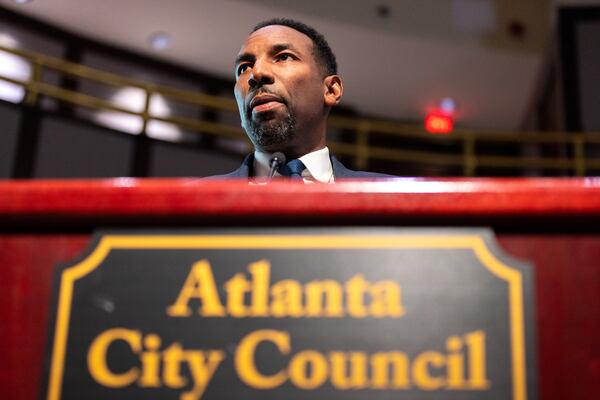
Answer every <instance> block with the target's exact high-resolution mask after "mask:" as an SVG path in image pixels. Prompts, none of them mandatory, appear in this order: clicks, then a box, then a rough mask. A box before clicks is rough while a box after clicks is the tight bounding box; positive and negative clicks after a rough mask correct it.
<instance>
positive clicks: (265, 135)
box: [244, 112, 296, 149]
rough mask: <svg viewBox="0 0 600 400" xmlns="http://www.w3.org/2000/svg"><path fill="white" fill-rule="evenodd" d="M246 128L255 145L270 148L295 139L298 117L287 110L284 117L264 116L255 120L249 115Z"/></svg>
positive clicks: (260, 147)
mask: <svg viewBox="0 0 600 400" xmlns="http://www.w3.org/2000/svg"><path fill="white" fill-rule="evenodd" d="M244 129H245V130H246V133H247V134H248V137H249V138H250V140H251V141H252V143H253V144H254V146H255V147H257V148H259V149H268V148H272V147H274V146H278V145H281V144H286V143H291V142H292V141H293V139H294V137H295V135H296V117H295V116H294V115H293V114H292V113H290V112H287V113H286V114H285V115H284V116H283V118H277V117H273V118H270V119H265V118H262V119H261V120H259V121H255V120H253V119H252V116H249V117H248V118H247V119H246V122H245V124H244Z"/></svg>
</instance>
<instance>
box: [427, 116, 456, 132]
mask: <svg viewBox="0 0 600 400" xmlns="http://www.w3.org/2000/svg"><path fill="white" fill-rule="evenodd" d="M452 128H453V121H452V117H451V116H449V115H441V114H428V115H427V116H426V117H425V129H426V130H427V132H429V133H438V134H444V135H447V134H449V133H451V132H452Z"/></svg>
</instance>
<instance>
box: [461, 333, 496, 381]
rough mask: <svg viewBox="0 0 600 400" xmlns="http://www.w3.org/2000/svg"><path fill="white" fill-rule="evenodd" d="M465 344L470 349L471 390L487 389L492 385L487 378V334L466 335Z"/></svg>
mask: <svg viewBox="0 0 600 400" xmlns="http://www.w3.org/2000/svg"><path fill="white" fill-rule="evenodd" d="M465 342H466V343H467V347H468V348H469V356H468V357H469V381H468V385H469V388H470V389H480V390H483V389H487V388H489V387H490V386H491V383H490V381H488V380H487V378H486V368H485V332H484V331H475V332H471V333H469V334H467V335H465Z"/></svg>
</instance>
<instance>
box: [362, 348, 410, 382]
mask: <svg viewBox="0 0 600 400" xmlns="http://www.w3.org/2000/svg"><path fill="white" fill-rule="evenodd" d="M390 367H393V379H392V385H391V387H392V388H393V389H408V388H409V387H410V382H409V380H408V356H407V355H406V354H405V353H401V352H398V351H393V352H389V353H375V354H373V355H372V356H371V370H372V373H373V378H372V380H371V388H372V389H387V388H388V387H389V378H388V377H389V375H390V371H389V370H390Z"/></svg>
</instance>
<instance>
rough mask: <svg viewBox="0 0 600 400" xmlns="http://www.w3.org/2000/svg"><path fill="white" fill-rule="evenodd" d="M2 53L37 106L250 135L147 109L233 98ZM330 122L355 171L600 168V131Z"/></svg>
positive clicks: (222, 107)
mask: <svg viewBox="0 0 600 400" xmlns="http://www.w3.org/2000/svg"><path fill="white" fill-rule="evenodd" d="M0 51H4V52H8V53H12V54H14V55H16V56H19V57H22V58H23V59H25V60H27V61H28V62H29V63H31V65H32V70H33V73H32V74H31V78H30V79H29V80H28V81H20V80H17V79H12V78H10V77H7V76H2V75H0V79H2V80H4V81H8V82H11V83H14V84H18V85H21V86H23V87H24V88H25V89H26V91H27V96H26V98H25V100H24V102H25V103H26V104H28V105H34V104H35V103H36V102H37V101H38V98H39V96H40V95H44V96H48V97H52V98H55V99H58V100H60V101H63V102H66V103H69V104H73V105H77V106H82V107H86V108H91V109H98V110H110V111H116V112H121V113H125V114H130V115H136V116H139V117H141V118H142V120H143V130H145V128H146V126H147V124H148V122H149V121H151V120H156V121H163V122H168V123H172V124H175V125H177V126H180V127H183V128H186V129H189V130H192V131H197V132H200V133H202V134H209V135H216V136H220V137H227V138H233V139H239V140H245V141H246V143H248V142H247V139H246V135H245V134H244V132H243V130H242V129H241V128H238V127H232V126H228V125H226V124H222V123H218V122H211V121H203V120H200V119H194V118H188V117H181V116H169V117H161V116H157V115H153V114H152V113H151V112H150V100H151V98H152V95H154V94H160V95H162V96H164V97H165V98H169V99H171V100H174V101H176V102H181V103H187V104H191V105H194V106H198V107H205V108H210V109H214V110H218V111H221V112H228V113H237V106H236V104H235V101H234V100H233V99H229V98H224V97H219V96H213V95H209V94H203V93H198V92H191V91H185V90H180V89H175V88H171V87H167V86H162V85H157V84H153V83H147V82H141V81H138V80H135V79H131V78H127V77H123V76H120V75H117V74H113V73H109V72H105V71H101V70H97V69H94V68H90V67H86V66H84V65H79V64H74V63H71V62H67V61H64V60H61V59H57V58H53V57H49V56H46V55H43V54H39V53H34V52H31V51H25V50H20V49H11V48H6V47H3V46H0ZM44 69H49V70H53V71H57V72H59V73H61V74H63V75H64V76H69V77H71V78H78V79H85V80H90V81H93V82H96V83H100V84H104V85H107V86H112V87H119V88H123V87H134V88H139V89H141V90H143V91H144V93H145V101H144V109H143V110H142V111H141V112H140V111H132V110H130V109H127V108H123V107H120V106H118V105H116V104H114V103H112V102H110V101H107V100H105V99H101V98H98V97H95V96H91V95H88V94H85V93H80V92H77V91H73V90H69V89H65V88H61V87H58V86H56V85H52V84H49V83H45V82H43V81H42V73H43V71H44ZM329 126H330V127H331V128H337V129H341V130H344V131H345V132H351V133H353V134H354V137H353V139H351V140H350V141H348V142H345V141H344V142H343V141H328V145H329V146H330V147H331V148H332V150H333V151H334V152H335V153H336V154H341V155H345V156H351V157H353V158H354V160H355V166H356V167H357V168H365V167H366V166H367V164H368V162H369V160H370V159H376V160H377V159H378V160H388V161H396V162H406V163H416V164H423V165H435V166H442V167H461V168H462V171H463V174H464V175H465V176H473V175H474V174H475V172H476V169H477V168H478V167H491V168H497V169H502V168H513V169H514V168H519V169H533V170H536V169H537V170H549V171H553V172H557V173H567V174H570V173H575V174H576V175H578V176H584V175H585V174H586V171H590V170H598V169H600V158H586V155H585V153H586V152H585V148H586V145H587V144H600V133H564V132H518V133H515V132H479V131H477V132H476V131H470V130H463V129H460V130H459V129H457V130H455V131H454V132H453V133H452V134H451V135H448V136H440V135H430V134H428V133H426V132H425V131H424V129H423V128H422V127H420V126H417V125H408V124H400V123H396V122H390V121H382V120H374V119H367V118H355V117H352V118H347V117H339V116H332V117H330V119H329ZM373 134H377V135H386V136H387V137H390V139H391V138H392V137H395V138H396V140H390V143H395V142H401V141H402V139H404V140H406V141H407V142H408V141H412V142H415V141H422V142H424V143H435V144H444V143H460V147H461V149H462V150H461V151H460V152H456V151H455V152H437V151H418V150H407V149H402V148H401V145H393V144H390V146H386V147H382V146H375V145H371V144H370V143H369V142H370V137H371V136H372V135H373ZM478 143H491V144H500V143H503V144H517V145H519V146H521V147H522V148H525V146H527V145H530V146H542V145H556V146H557V147H561V148H562V149H563V150H565V149H566V151H563V152H564V153H567V155H564V156H560V157H540V156H535V157H533V156H527V155H520V156H506V155H502V154H501V153H500V154H491V155H490V154H478V152H477V144H478Z"/></svg>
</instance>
